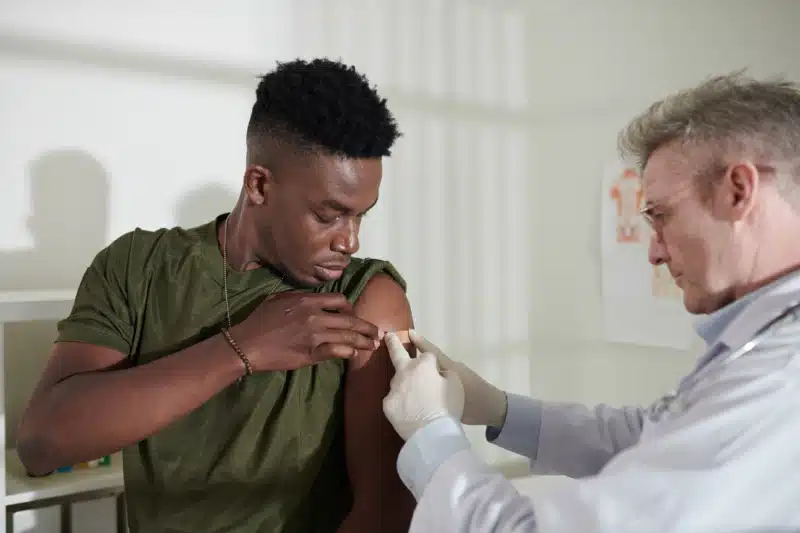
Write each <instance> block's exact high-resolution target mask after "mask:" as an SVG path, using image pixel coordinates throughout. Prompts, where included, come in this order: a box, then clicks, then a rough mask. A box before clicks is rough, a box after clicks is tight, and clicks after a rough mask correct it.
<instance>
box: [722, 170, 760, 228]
mask: <svg viewBox="0 0 800 533" xmlns="http://www.w3.org/2000/svg"><path fill="white" fill-rule="evenodd" d="M760 185H761V175H760V173H759V171H758V169H757V168H756V167H755V165H753V163H751V162H750V161H740V162H738V163H736V164H734V165H731V166H729V167H728V169H727V170H726V172H725V175H724V176H723V178H722V182H721V183H720V187H719V189H718V190H717V193H718V198H717V200H718V202H719V204H718V206H719V207H720V208H722V209H723V211H724V213H725V215H726V218H729V219H730V220H732V221H739V220H743V219H744V218H746V217H747V216H748V215H749V214H750V212H751V211H752V210H753V207H754V206H755V204H756V197H757V196H758V192H759V188H760Z"/></svg>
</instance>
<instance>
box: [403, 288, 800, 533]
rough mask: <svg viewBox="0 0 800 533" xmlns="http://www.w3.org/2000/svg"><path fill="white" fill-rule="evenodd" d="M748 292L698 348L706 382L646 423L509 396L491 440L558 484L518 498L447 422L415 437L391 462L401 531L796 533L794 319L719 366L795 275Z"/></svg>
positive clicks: (797, 344)
mask: <svg viewBox="0 0 800 533" xmlns="http://www.w3.org/2000/svg"><path fill="white" fill-rule="evenodd" d="M757 294H758V296H757V297H756V298H753V299H751V301H749V302H748V303H747V305H746V306H743V309H739V310H738V311H737V313H735V314H734V317H733V318H732V319H730V320H728V322H726V323H725V326H724V328H723V329H722V331H721V332H720V334H719V335H718V336H717V337H716V338H715V339H714V340H713V344H712V345H710V346H709V353H708V354H707V357H706V358H707V359H710V362H709V363H708V365H709V366H708V368H707V370H708V371H709V373H708V374H707V375H708V376H709V377H708V379H705V380H702V381H700V382H698V383H696V384H694V385H693V386H691V387H690V388H689V389H688V390H687V391H686V393H685V394H683V395H682V396H681V402H680V403H679V404H678V405H679V406H680V407H679V408H678V409H677V410H675V411H669V412H667V413H665V414H664V415H662V417H661V418H660V419H659V420H657V421H655V422H653V421H650V420H649V418H648V417H647V416H646V411H645V410H641V409H613V408H609V407H599V408H596V409H593V410H590V409H587V408H585V407H583V406H578V405H568V404H553V403H542V402H537V401H536V400H531V399H529V398H520V397H516V396H513V395H510V396H509V414H508V416H507V419H506V423H505V426H504V427H503V428H502V431H501V433H500V436H499V437H497V440H496V441H494V442H495V443H496V444H498V445H502V446H503V447H506V448H508V449H510V450H511V451H514V452H517V453H522V454H524V455H527V456H528V457H530V458H531V459H532V463H531V466H532V471H533V472H534V473H548V474H563V475H567V476H569V477H566V478H562V479H559V480H558V482H555V483H548V484H547V485H546V486H545V487H543V488H542V489H541V490H537V491H536V492H535V493H533V494H531V495H530V496H529V495H528V494H520V493H519V492H518V491H517V489H516V488H515V487H514V485H512V483H511V482H510V481H508V480H507V479H506V478H504V477H503V476H502V475H501V474H499V473H497V472H496V471H495V470H493V469H492V468H490V467H488V466H487V465H486V464H485V463H483V462H482V461H481V460H480V459H479V458H478V457H477V456H476V455H475V454H474V453H473V452H472V451H471V449H469V447H468V445H467V444H465V443H466V439H464V438H463V434H461V436H459V435H458V433H459V432H461V427H460V425H458V424H456V422H455V421H454V420H452V419H442V420H440V421H437V422H435V423H434V424H431V425H430V426H429V427H430V431H428V429H429V427H426V428H423V429H422V430H420V431H418V432H417V433H416V434H415V435H413V436H412V437H411V439H409V441H408V443H407V444H406V446H405V447H404V448H403V450H402V451H401V454H400V459H399V461H398V469H399V472H400V476H401V478H402V479H403V480H404V481H405V482H406V485H407V486H408V487H409V489H410V490H411V491H412V492H413V493H414V494H415V496H416V497H417V500H418V505H417V508H416V510H415V513H414V518H413V520H412V524H411V529H410V533H478V532H480V533H488V532H492V533H673V532H674V533H745V532H747V533H783V532H787V533H788V532H789V531H793V532H797V531H800V322H798V321H797V320H794V321H790V322H788V323H783V324H781V325H779V326H777V327H776V328H775V331H776V334H775V335H774V336H773V337H770V338H769V339H768V340H766V341H764V342H762V343H761V344H759V345H758V346H757V347H756V348H755V349H753V350H752V351H751V352H749V353H748V354H747V355H745V356H742V357H740V358H738V359H735V360H733V361H731V362H728V363H722V362H719V361H721V358H720V357H718V356H719V354H720V353H722V354H724V353H729V352H730V351H731V350H735V349H736V348H738V347H740V346H742V345H744V344H745V343H746V342H747V341H748V340H749V339H750V338H752V337H753V335H754V334H755V333H756V332H757V331H758V330H759V329H761V328H762V327H763V326H764V325H766V324H767V323H768V322H770V320H771V319H773V318H774V317H775V316H776V315H777V314H779V313H780V312H782V311H783V310H784V309H786V307H787V306H788V305H789V302H793V301H797V300H798V299H800V276H798V275H793V276H789V277H787V278H784V280H781V281H780V282H777V283H776V284H773V286H771V287H769V288H768V290H763V291H759V293H757ZM740 307H742V306H740ZM729 314H730V313H729ZM729 318H730V317H729ZM715 355H717V357H714V356H715ZM701 361H702V360H701ZM703 362H704V361H703ZM715 364H716V366H715V367H712V366H711V365H715ZM537 433H538V442H536V438H535V436H536V434H537ZM442 435H444V437H442ZM525 435H528V436H534V438H533V439H530V438H529V439H528V443H527V445H526V443H525V439H524V438H522V436H525ZM459 439H463V441H462V442H461V443H460V444H459ZM531 441H533V442H534V444H533V445H532V446H531ZM436 450H441V453H437V452H436Z"/></svg>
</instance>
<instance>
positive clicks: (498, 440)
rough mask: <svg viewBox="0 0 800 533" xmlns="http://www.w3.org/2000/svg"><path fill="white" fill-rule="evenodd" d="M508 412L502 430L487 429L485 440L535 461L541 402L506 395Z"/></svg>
mask: <svg viewBox="0 0 800 533" xmlns="http://www.w3.org/2000/svg"><path fill="white" fill-rule="evenodd" d="M506 396H507V398H508V410H507V411H506V420H505V422H504V423H503V427H502V428H494V427H487V428H486V440H487V441H489V442H491V443H492V444H495V445H497V446H500V447H501V448H503V449H506V450H508V451H510V452H513V453H516V454H518V455H522V456H523V457H527V458H528V459H530V460H531V461H535V460H536V455H537V451H538V449H539V433H540V431H541V427H542V402H541V401H540V400H535V399H533V398H529V397H527V396H521V395H519V394H511V393H506Z"/></svg>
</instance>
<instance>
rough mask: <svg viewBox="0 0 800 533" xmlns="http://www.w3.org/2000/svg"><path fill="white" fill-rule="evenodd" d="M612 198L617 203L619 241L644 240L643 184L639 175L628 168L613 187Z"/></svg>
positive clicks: (633, 241) (632, 241)
mask: <svg viewBox="0 0 800 533" xmlns="http://www.w3.org/2000/svg"><path fill="white" fill-rule="evenodd" d="M610 192H611V199H612V200H614V201H616V203H617V242H619V243H635V242H641V240H642V230H641V224H642V217H641V215H640V213H639V210H640V209H641V207H642V200H643V198H642V185H641V184H640V183H639V175H638V174H637V173H636V171H635V170H633V169H632V168H626V169H625V171H624V172H623V173H622V176H620V177H619V178H617V181H616V182H614V185H613V186H612V187H611V191H610Z"/></svg>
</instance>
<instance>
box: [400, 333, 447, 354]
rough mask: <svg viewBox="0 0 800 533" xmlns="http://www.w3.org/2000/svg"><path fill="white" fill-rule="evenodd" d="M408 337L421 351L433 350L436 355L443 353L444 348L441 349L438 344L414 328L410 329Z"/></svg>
mask: <svg viewBox="0 0 800 533" xmlns="http://www.w3.org/2000/svg"><path fill="white" fill-rule="evenodd" d="M408 339H409V340H410V341H411V343H412V344H413V345H414V346H416V347H417V350H419V351H420V352H432V353H435V354H436V355H439V354H440V353H442V350H440V349H439V347H438V346H436V345H435V344H433V343H432V342H431V341H429V340H428V339H426V338H425V337H423V336H422V335H420V334H419V333H417V331H416V330H414V329H410V330H408Z"/></svg>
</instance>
